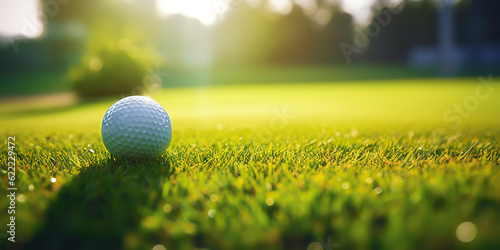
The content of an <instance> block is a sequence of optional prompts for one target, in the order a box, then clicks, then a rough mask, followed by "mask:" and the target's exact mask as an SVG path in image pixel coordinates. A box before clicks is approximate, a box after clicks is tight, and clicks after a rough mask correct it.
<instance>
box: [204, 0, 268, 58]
mask: <svg viewBox="0 0 500 250" xmlns="http://www.w3.org/2000/svg"><path fill="white" fill-rule="evenodd" d="M273 38H274V36H269V19H268V17H267V16H266V10H265V7H264V5H262V4H261V5H259V6H257V7H253V6H250V5H248V4H247V3H241V5H239V6H238V7H237V8H234V9H231V10H230V11H229V12H228V13H227V14H226V16H225V18H224V21H223V22H222V23H220V24H219V25H217V26H216V27H214V36H213V39H214V46H215V54H216V61H217V63H220V64H252V63H258V62H262V61H263V60H264V58H265V56H266V54H267V53H268V51H269V50H270V46H269V41H270V40H271V39H273Z"/></svg>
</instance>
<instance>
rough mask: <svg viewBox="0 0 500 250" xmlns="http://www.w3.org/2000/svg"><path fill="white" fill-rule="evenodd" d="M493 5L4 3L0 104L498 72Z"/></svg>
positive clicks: (272, 0)
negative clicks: (66, 96) (58, 96)
mask: <svg viewBox="0 0 500 250" xmlns="http://www.w3.org/2000/svg"><path fill="white" fill-rule="evenodd" d="M499 9H500V2H498V1H490V0H474V1H472V0H454V1H453V0H412V1H409V0H141V1H139V0H86V1H83V0H22V1H21V0H3V1H2V2H1V3H0V97H12V96H23V95H34V94H46V93H54V92H55V93H68V92H70V93H76V95H77V96H80V97H83V98H94V97H101V96H115V95H130V94H140V93H146V94H147V93H149V92H151V91H155V90H158V89H162V88H169V87H181V86H207V85H218V84H235V83H268V82H273V83H277V82H278V83H279V82H286V83H292V82H323V81H356V80H371V79H405V78H422V77H423V78H431V77H463V76H471V77H476V76H478V75H481V74H488V75H489V74H493V75H498V74H499V73H500V67H499V66H500V15H498V14H497V13H496V11H497V10H499Z"/></svg>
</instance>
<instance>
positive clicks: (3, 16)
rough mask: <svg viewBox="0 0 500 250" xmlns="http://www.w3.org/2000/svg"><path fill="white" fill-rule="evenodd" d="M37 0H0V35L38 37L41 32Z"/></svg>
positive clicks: (41, 26)
mask: <svg viewBox="0 0 500 250" xmlns="http://www.w3.org/2000/svg"><path fill="white" fill-rule="evenodd" d="M39 17H40V7H39V4H38V0H1V2H0V35H1V36H24V37H28V38H36V37H39V36H40V35H41V34H42V33H43V25H42V24H41V22H40V19H39Z"/></svg>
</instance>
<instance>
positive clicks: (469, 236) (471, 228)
mask: <svg viewBox="0 0 500 250" xmlns="http://www.w3.org/2000/svg"><path fill="white" fill-rule="evenodd" d="M476 236H477V228H476V225H474V223H472V222H469V221H466V222H464V223H462V224H460V225H459V226H458V227H457V238H458V240H459V241H462V242H471V241H473V240H474V239H475V238H476Z"/></svg>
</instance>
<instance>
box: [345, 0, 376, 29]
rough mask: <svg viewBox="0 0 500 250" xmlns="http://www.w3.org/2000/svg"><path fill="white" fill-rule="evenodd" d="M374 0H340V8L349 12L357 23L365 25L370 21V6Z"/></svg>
mask: <svg viewBox="0 0 500 250" xmlns="http://www.w3.org/2000/svg"><path fill="white" fill-rule="evenodd" d="M373 4H374V0H356V1H352V0H347V1H346V0H344V1H342V9H343V10H344V11H345V12H347V13H349V14H351V15H352V16H353V18H354V21H355V22H356V23H357V24H361V25H366V24H368V23H369V22H370V21H371V18H372V15H373V13H372V11H371V6H372V5H373Z"/></svg>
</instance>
